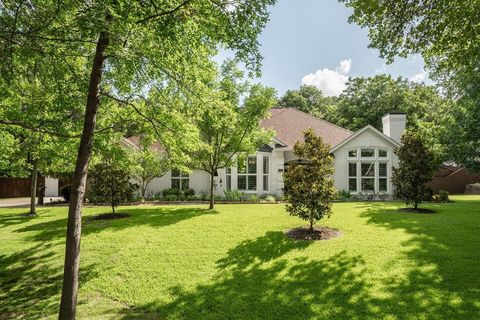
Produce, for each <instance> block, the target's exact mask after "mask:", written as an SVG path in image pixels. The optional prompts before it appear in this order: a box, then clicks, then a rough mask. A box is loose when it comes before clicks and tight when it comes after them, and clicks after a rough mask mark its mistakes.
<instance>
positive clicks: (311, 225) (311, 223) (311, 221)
mask: <svg viewBox="0 0 480 320" xmlns="http://www.w3.org/2000/svg"><path fill="white" fill-rule="evenodd" d="M310 231H313V220H310Z"/></svg>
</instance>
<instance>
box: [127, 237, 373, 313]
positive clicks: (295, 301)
mask: <svg viewBox="0 0 480 320" xmlns="http://www.w3.org/2000/svg"><path fill="white" fill-rule="evenodd" d="M311 244H312V242H297V241H293V240H290V239H288V238H286V237H285V235H284V234H283V233H282V232H267V233H266V234H265V235H264V236H262V237H259V238H257V239H255V240H248V241H244V242H242V243H240V244H239V245H238V246H237V247H235V248H233V249H232V250H230V251H229V252H228V254H227V256H226V257H225V258H223V259H221V260H219V261H218V267H219V271H218V274H217V276H216V277H215V278H214V279H213V282H212V283H210V284H206V285H200V286H198V287H197V288H195V289H194V290H190V291H186V290H184V289H182V288H179V287H174V288H171V295H172V297H173V300H172V301H171V302H170V303H162V302H153V303H149V304H145V305H142V306H139V307H138V308H135V309H124V310H123V313H124V314H123V317H122V319H155V318H162V319H163V318H168V319H170V318H172V319H308V318H318V316H319V315H324V316H325V318H335V317H339V318H341V319H366V318H369V317H370V318H371V317H372V316H373V313H372V311H371V309H370V308H369V298H368V297H366V296H365V292H366V290H365V287H366V286H367V284H366V282H365V281H364V280H363V278H364V277H363V275H364V272H365V270H364V261H363V260H362V259H361V258H360V257H358V256H350V255H348V254H347V253H346V252H341V253H339V254H337V255H335V256H332V257H330V258H329V259H325V260H310V259H307V258H296V259H293V260H291V259H290V260H288V259H285V258H282V257H283V256H284V255H285V254H287V253H288V252H289V251H292V250H303V249H305V248H306V247H308V246H309V245H311Z"/></svg>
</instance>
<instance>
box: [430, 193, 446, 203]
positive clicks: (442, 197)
mask: <svg viewBox="0 0 480 320" xmlns="http://www.w3.org/2000/svg"><path fill="white" fill-rule="evenodd" d="M449 195H450V194H449V193H448V191H445V190H438V192H437V193H436V194H434V195H433V201H434V202H440V203H448V202H450V198H449Z"/></svg>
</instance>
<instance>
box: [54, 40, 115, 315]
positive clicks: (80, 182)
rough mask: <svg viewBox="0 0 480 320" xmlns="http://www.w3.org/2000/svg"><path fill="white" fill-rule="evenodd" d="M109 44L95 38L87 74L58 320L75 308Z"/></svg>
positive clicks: (74, 312)
mask: <svg viewBox="0 0 480 320" xmlns="http://www.w3.org/2000/svg"><path fill="white" fill-rule="evenodd" d="M108 44H109V34H108V33H107V32H106V31H102V32H101V33H100V35H99V38H98V41H97V46H96V50H95V57H94V59H93V65H92V70H91V74H90V83H89V87H88V96H87V105H86V110H85V119H84V123H83V132H82V138H81V140H80V147H79V148H78V155H77V162H76V166H75V174H74V176H73V182H72V194H71V198H70V205H69V208H68V221H67V236H66V245H65V265H64V271H63V287H62V300H61V303H60V310H59V313H58V319H60V320H67V319H68V320H74V319H75V318H76V309H77V293H78V270H79V266H80V236H81V231H82V204H83V198H84V196H85V183H86V180H87V169H88V163H89V161H90V156H91V154H92V147H93V137H94V134H95V124H96V117H97V111H98V106H99V93H100V82H101V80H102V73H103V64H104V62H105V50H106V48H107V47H108Z"/></svg>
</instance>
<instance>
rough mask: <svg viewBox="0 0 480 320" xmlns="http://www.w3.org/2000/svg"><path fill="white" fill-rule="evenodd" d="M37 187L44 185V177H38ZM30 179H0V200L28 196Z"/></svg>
mask: <svg viewBox="0 0 480 320" xmlns="http://www.w3.org/2000/svg"><path fill="white" fill-rule="evenodd" d="M37 183H38V186H42V185H45V177H42V176H40V175H39V176H38V182H37ZM30 186H31V179H30V178H0V198H19V197H29V196H30V188H31V187H30Z"/></svg>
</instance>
